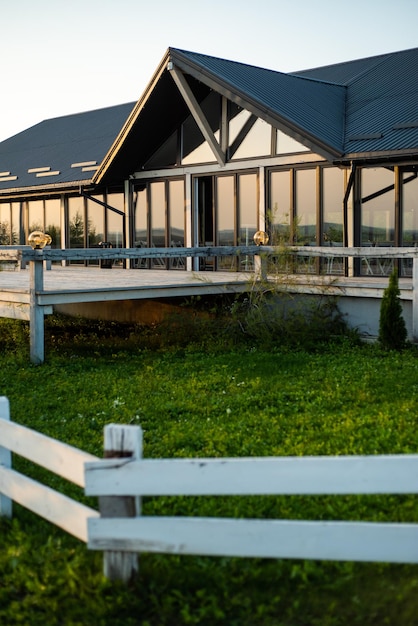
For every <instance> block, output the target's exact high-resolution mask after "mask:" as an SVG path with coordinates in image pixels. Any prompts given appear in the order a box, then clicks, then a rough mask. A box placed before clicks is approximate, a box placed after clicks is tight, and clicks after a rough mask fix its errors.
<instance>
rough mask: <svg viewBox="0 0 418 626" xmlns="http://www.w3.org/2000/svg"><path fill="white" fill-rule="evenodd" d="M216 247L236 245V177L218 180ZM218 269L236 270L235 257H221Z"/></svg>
mask: <svg viewBox="0 0 418 626" xmlns="http://www.w3.org/2000/svg"><path fill="white" fill-rule="evenodd" d="M216 245H218V246H233V245H235V177H234V176H219V177H218V178H217V180H216ZM218 269H220V270H227V269H228V270H231V269H236V259H235V258H234V257H230V256H229V257H228V256H225V257H220V258H219V259H218Z"/></svg>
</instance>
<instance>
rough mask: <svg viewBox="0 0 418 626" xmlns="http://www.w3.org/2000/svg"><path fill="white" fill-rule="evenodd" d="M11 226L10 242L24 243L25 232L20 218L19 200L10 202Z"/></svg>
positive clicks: (20, 207) (20, 205)
mask: <svg viewBox="0 0 418 626" xmlns="http://www.w3.org/2000/svg"><path fill="white" fill-rule="evenodd" d="M11 209H12V228H11V236H12V243H15V244H18V243H19V242H20V243H23V242H24V243H26V242H25V233H24V229H23V220H22V211H23V208H22V204H21V203H20V202H12V204H11Z"/></svg>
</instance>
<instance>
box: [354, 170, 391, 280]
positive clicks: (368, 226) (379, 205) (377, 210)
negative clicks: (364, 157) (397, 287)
mask: <svg viewBox="0 0 418 626" xmlns="http://www.w3.org/2000/svg"><path fill="white" fill-rule="evenodd" d="M394 182H395V180H394V172H393V171H391V170H389V169H386V168H384V167H377V168H370V169H369V168H363V169H362V170H361V245H362V246H376V245H378V246H391V245H393V244H394V238H395V185H394ZM392 268H393V260H388V261H387V262H386V261H384V260H383V259H378V258H376V259H371V258H364V259H362V264H361V273H362V274H378V275H382V276H386V275H388V274H390V272H391V271H392Z"/></svg>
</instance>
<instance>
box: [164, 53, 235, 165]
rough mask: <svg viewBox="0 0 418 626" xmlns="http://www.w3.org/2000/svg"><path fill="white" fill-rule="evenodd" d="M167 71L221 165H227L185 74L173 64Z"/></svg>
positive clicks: (169, 65)
mask: <svg viewBox="0 0 418 626" xmlns="http://www.w3.org/2000/svg"><path fill="white" fill-rule="evenodd" d="M167 69H168V70H169V71H170V74H171V76H172V78H173V80H174V82H175V83H176V85H177V88H178V90H179V91H180V93H181V95H182V96H183V99H184V101H185V103H186V104H187V106H188V107H189V109H190V113H191V114H192V115H193V118H194V120H195V122H196V124H197V125H198V127H199V129H200V131H201V133H202V135H203V137H204V138H205V139H206V141H207V142H208V144H209V146H210V148H211V150H212V152H213V154H214V155H215V157H216V160H217V161H218V163H219V165H225V160H226V159H225V153H224V152H223V151H222V149H221V146H220V145H219V143H218V141H217V140H216V137H215V135H214V134H213V131H212V129H211V127H210V124H209V122H208V120H207V119H206V116H205V115H204V113H203V111H202V109H201V108H200V106H199V103H198V101H197V100H196V98H195V96H194V94H193V92H192V90H191V89H190V87H189V84H188V83H187V81H186V78H185V76H184V74H183V73H182V72H181V71H179V70H178V68H176V67H175V66H174V64H173V63H171V62H170V63H168V65H167Z"/></svg>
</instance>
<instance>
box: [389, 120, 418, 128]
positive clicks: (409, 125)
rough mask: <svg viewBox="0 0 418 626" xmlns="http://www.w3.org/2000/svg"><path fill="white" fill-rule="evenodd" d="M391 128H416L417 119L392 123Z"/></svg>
mask: <svg viewBox="0 0 418 626" xmlns="http://www.w3.org/2000/svg"><path fill="white" fill-rule="evenodd" d="M392 128H393V130H402V129H404V128H418V120H415V122H400V123H399V124H394V125H393V127H392Z"/></svg>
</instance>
